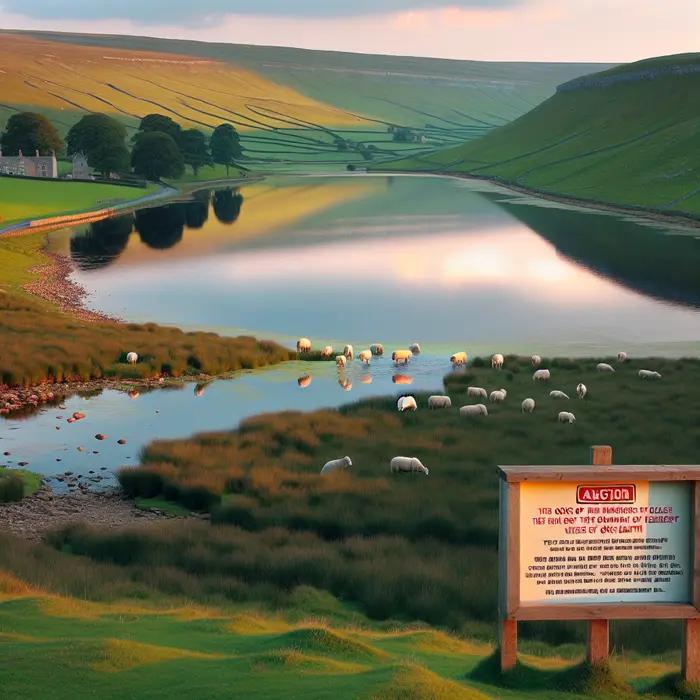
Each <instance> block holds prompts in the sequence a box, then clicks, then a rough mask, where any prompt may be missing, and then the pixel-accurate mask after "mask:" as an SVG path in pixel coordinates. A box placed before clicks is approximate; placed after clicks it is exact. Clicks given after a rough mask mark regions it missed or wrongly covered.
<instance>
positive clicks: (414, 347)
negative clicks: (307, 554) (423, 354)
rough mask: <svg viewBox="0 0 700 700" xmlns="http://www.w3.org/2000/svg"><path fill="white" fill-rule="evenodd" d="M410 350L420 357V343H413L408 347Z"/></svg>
mask: <svg viewBox="0 0 700 700" xmlns="http://www.w3.org/2000/svg"><path fill="white" fill-rule="evenodd" d="M408 349H409V350H410V351H411V352H412V353H413V354H414V355H420V345H418V343H411V344H410V345H409V346H408Z"/></svg>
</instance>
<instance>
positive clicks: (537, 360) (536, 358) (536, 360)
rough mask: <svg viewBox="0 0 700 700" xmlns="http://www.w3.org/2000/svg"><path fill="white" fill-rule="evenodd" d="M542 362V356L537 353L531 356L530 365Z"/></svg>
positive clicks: (537, 365) (537, 364) (534, 365)
mask: <svg viewBox="0 0 700 700" xmlns="http://www.w3.org/2000/svg"><path fill="white" fill-rule="evenodd" d="M541 364H542V358H541V357H540V356H539V355H533V356H532V366H533V367H539V366H540V365H541Z"/></svg>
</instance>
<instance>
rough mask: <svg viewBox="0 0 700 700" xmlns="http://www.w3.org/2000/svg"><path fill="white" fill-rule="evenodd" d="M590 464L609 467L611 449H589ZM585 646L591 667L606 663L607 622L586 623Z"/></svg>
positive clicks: (607, 656)
mask: <svg viewBox="0 0 700 700" xmlns="http://www.w3.org/2000/svg"><path fill="white" fill-rule="evenodd" d="M591 464H592V465H594V466H601V467H604V466H610V465H611V464H612V447H609V446H608V445H593V447H591ZM586 646H587V654H586V658H587V659H588V663H589V664H590V665H591V666H601V665H603V664H607V663H608V658H609V656H610V634H609V624H608V620H589V621H588V632H587V634H586Z"/></svg>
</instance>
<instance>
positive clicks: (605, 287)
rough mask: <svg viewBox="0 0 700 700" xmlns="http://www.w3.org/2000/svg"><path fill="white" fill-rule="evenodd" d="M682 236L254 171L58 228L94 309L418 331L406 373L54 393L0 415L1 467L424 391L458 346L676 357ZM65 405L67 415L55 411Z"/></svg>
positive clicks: (694, 343) (688, 301)
mask: <svg viewBox="0 0 700 700" xmlns="http://www.w3.org/2000/svg"><path fill="white" fill-rule="evenodd" d="M699 234H700V229H685V228H683V227H680V226H670V225H662V224H655V223H652V222H649V221H643V220H635V219H633V218H632V217H623V216H618V215H613V214H607V213H600V212H594V211H591V210H580V209H576V208H572V207H563V206H560V205H554V204H552V203H550V202H543V201H541V200H534V199H533V198H531V197H524V196H520V195H515V194H513V193H510V192H506V191H504V190H499V189H498V188H496V187H494V186H491V185H489V184H485V183H480V182H478V183H476V182H469V181H460V180H450V179H445V178H437V177H383V176H381V177H380V176H342V177H340V176H338V177H325V178H321V177H296V178H279V179H269V180H266V181H265V182H262V183H257V184H252V185H249V186H246V187H245V188H243V189H241V190H223V191H218V192H216V193H211V192H204V193H197V194H195V196H194V199H193V200H192V201H190V202H179V203H175V204H170V205H168V206H160V207H152V208H149V209H143V210H141V211H138V212H136V214H135V215H129V216H122V217H118V218H116V219H113V220H108V221H103V222H98V223H94V224H91V225H89V226H84V227H80V228H77V229H67V230H63V231H58V232H55V233H52V234H51V236H50V248H51V250H53V251H55V252H59V253H62V254H64V255H68V256H70V257H71V258H72V260H73V262H74V264H75V273H74V275H73V278H74V279H75V280H76V281H77V282H79V283H80V284H81V285H83V286H84V287H85V288H86V289H87V290H88V292H89V293H90V297H89V306H90V307H91V308H93V309H95V310H100V311H105V312H107V313H111V314H115V315H119V316H121V317H122V318H125V319H126V320H129V321H135V322H140V321H156V322H158V323H164V324H172V325H178V326H180V327H183V328H185V329H188V330H194V329H201V330H212V331H216V332H218V333H223V334H240V333H246V334H253V335H256V336H258V337H263V338H272V339H275V340H278V341H280V342H283V343H285V344H287V345H289V346H290V347H291V346H293V345H294V343H295V342H296V340H297V339H298V338H299V337H300V336H306V337H309V338H310V339H311V340H312V342H313V344H314V346H315V347H317V348H318V347H321V346H323V345H325V344H327V343H330V344H332V345H334V347H336V348H338V349H342V346H343V345H344V344H345V343H352V344H353V345H354V347H355V351H356V353H357V352H359V351H360V350H361V349H363V348H365V347H368V346H369V344H371V343H373V342H381V343H383V344H384V346H385V348H386V350H387V355H388V356H389V355H390V354H391V351H392V350H393V349H396V348H405V347H407V346H408V344H409V343H412V342H418V343H420V345H421V348H422V353H421V355H420V356H417V357H414V359H413V360H412V362H411V364H410V365H409V367H408V368H403V367H401V368H394V367H393V366H392V363H391V361H390V359H389V357H388V356H385V357H384V358H381V359H376V360H373V361H372V365H371V367H370V368H363V367H362V366H361V363H359V362H358V361H355V362H353V363H350V364H349V366H348V368H347V370H346V371H345V373H344V374H343V375H339V373H338V371H337V370H336V368H335V366H334V365H333V364H332V363H303V362H293V363H289V364H287V365H284V366H279V367H271V368H267V369H264V370H261V371H256V372H242V373H240V374H239V375H238V376H237V377H236V378H235V379H233V380H226V381H223V380H222V381H217V382H213V383H211V384H209V385H208V386H207V387H206V388H205V389H204V391H203V392H201V391H200V392H197V391H196V387H195V385H191V384H188V385H186V386H184V387H182V388H181V389H175V390H173V389H170V390H167V391H166V390H156V391H152V392H141V393H140V395H139V396H138V397H137V398H135V399H131V398H129V396H128V395H127V394H123V393H119V392H115V391H104V392H102V393H101V394H99V395H96V396H91V397H73V398H71V399H69V400H67V401H66V410H65V411H59V410H57V409H56V408H55V407H53V408H43V409H40V410H39V411H37V412H36V413H34V414H33V415H32V416H30V417H26V418H10V419H3V420H2V421H0V451H1V452H5V451H9V452H11V455H10V456H9V457H7V458H5V459H6V460H7V463H8V464H11V465H12V464H16V463H17V462H18V461H26V462H28V463H29V466H28V468H29V469H32V470H36V471H38V472H41V473H44V474H46V475H52V474H61V473H62V472H64V471H66V470H70V471H73V472H74V473H76V474H78V473H80V474H83V475H84V476H88V475H89V472H91V471H92V472H94V474H95V475H102V476H105V477H107V478H106V479H105V481H103V482H102V483H103V484H108V483H113V481H112V479H111V475H112V473H113V471H114V470H115V469H116V468H117V467H119V466H121V465H123V464H130V463H137V462H138V455H139V450H140V449H141V447H142V446H143V445H145V444H147V443H148V442H150V441H151V440H153V439H156V438H176V437H182V436H188V435H191V434H192V433H195V432H201V431H212V430H223V429H231V428H234V427H235V426H236V425H238V423H239V422H240V421H241V420H242V419H245V418H246V417H249V416H251V415H255V414H258V413H261V412H269V411H279V410H289V409H292V410H313V409H317V408H322V407H326V406H339V405H342V404H344V403H348V402H351V401H355V400H358V399H361V398H364V397H368V396H378V395H386V394H392V395H394V396H396V395H399V394H401V393H406V392H413V391H431V392H440V391H441V388H442V378H443V376H444V375H445V374H446V373H447V372H448V371H450V370H451V367H450V364H449V361H448V358H449V356H450V355H451V354H452V353H454V352H456V351H459V350H466V351H467V352H468V353H469V354H470V355H474V354H489V355H490V354H491V353H493V352H502V353H508V352H517V353H526V354H530V353H534V352H537V353H539V354H541V355H543V356H547V355H549V356H551V355H555V354H556V355H569V356H575V355H610V354H616V353H617V352H618V351H619V350H625V351H627V352H628V353H630V354H631V355H634V354H636V355H650V354H657V355H669V356H679V355H696V354H698V348H700V313H699V310H700V275H698V274H697V270H698V269H700V240H698V235H699ZM137 350H138V349H137ZM307 374H308V375H309V376H311V380H312V381H311V383H310V384H308V386H300V385H299V381H298V380H299V378H300V377H302V376H304V375H307ZM343 380H350V382H351V384H348V383H346V384H345V385H343V383H342V382H343ZM409 382H410V383H409ZM494 388H500V386H495V385H494V386H493V387H489V389H494ZM558 388H562V389H568V390H570V391H571V392H572V393H573V392H574V388H575V387H573V386H572V387H558ZM73 411H81V412H83V413H85V414H86V416H87V417H86V418H85V419H84V420H81V421H77V422H76V423H73V424H71V425H68V424H66V423H65V418H66V417H68V416H69V415H70V414H71V413H72V412H73ZM59 415H60V416H62V419H60V420H59V419H58V418H57V416H59ZM56 425H59V426H60V427H61V430H58V431H57V430H55V427H56ZM96 433H105V434H106V435H107V436H108V440H106V441H103V442H99V441H97V440H95V437H94V436H95V434H96ZM118 439H124V440H126V444H125V445H119V444H118V443H117V440H118ZM78 446H82V447H85V448H86V449H85V450H84V451H83V452H79V451H78V450H77V447H78ZM94 451H96V452H97V454H94ZM57 460H60V461H57ZM320 466H321V465H319V468H320ZM57 486H58V488H59V489H60V488H61V485H60V484H58V485H57Z"/></svg>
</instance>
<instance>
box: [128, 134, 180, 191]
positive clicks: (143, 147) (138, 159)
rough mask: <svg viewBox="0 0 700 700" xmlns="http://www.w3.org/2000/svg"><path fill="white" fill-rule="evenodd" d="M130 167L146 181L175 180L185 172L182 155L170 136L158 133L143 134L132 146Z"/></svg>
mask: <svg viewBox="0 0 700 700" xmlns="http://www.w3.org/2000/svg"><path fill="white" fill-rule="evenodd" d="M131 165H132V166H133V168H134V172H135V173H136V174H137V175H141V176H142V177H145V178H146V179H147V180H159V179H160V178H161V177H169V178H173V179H177V178H179V177H182V174H183V173H184V172H185V163H184V161H183V159H182V153H181V152H180V149H179V148H178V145H177V144H176V143H175V140H174V139H173V137H172V136H168V134H164V133H161V132H158V131H155V132H152V133H146V134H143V135H142V136H141V137H140V138H138V139H137V141H136V143H135V144H134V150H133V152H132V154H131Z"/></svg>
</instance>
